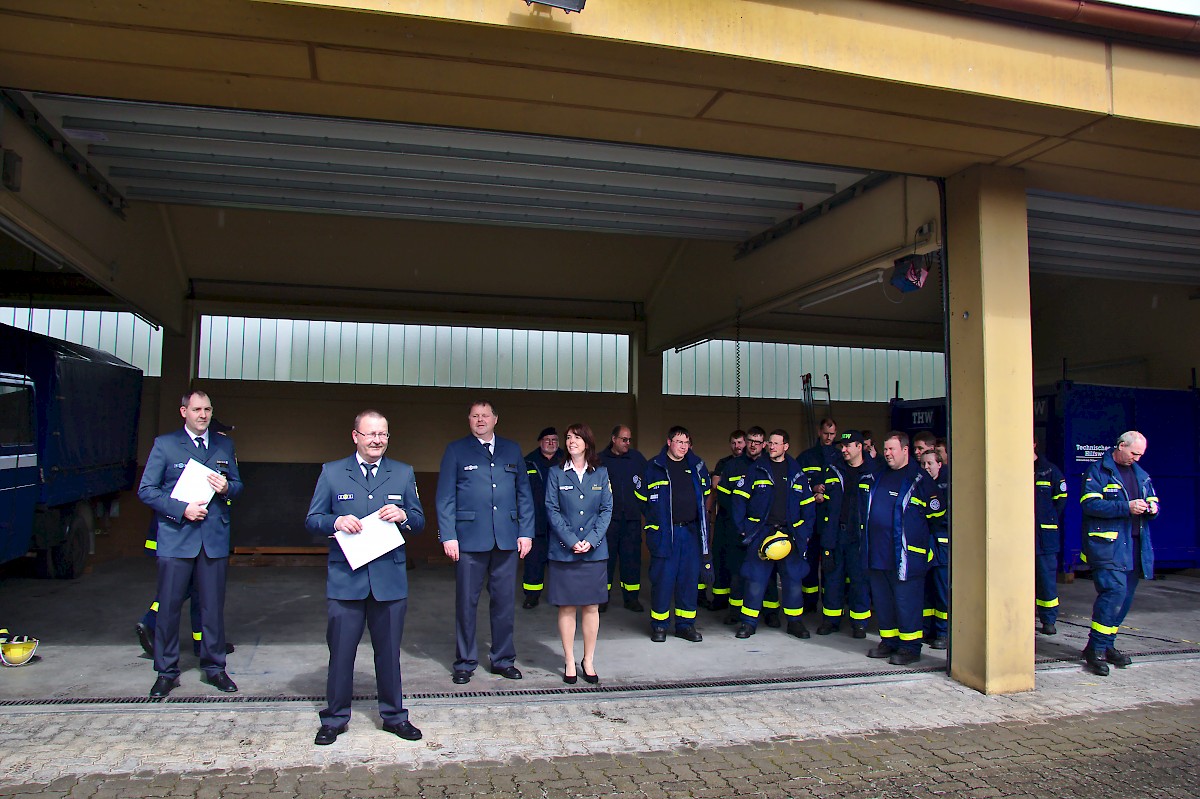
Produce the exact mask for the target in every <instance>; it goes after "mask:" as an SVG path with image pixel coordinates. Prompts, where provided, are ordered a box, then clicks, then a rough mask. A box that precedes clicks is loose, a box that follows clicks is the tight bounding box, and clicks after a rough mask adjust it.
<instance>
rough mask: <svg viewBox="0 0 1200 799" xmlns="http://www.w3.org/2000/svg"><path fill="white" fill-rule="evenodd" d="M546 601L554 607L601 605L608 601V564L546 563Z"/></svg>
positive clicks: (596, 562) (601, 561)
mask: <svg viewBox="0 0 1200 799" xmlns="http://www.w3.org/2000/svg"><path fill="white" fill-rule="evenodd" d="M546 568H547V570H548V571H549V574H547V575H546V579H547V581H548V582H549V584H550V585H549V587H548V588H547V590H546V601H547V602H549V603H550V604H551V605H558V606H560V607H561V606H563V605H599V604H601V603H603V602H607V601H608V561H607V560H570V561H562V560H551V561H548V562H547V563H546Z"/></svg>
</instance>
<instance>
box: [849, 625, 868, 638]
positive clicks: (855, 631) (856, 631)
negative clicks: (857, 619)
mask: <svg viewBox="0 0 1200 799" xmlns="http://www.w3.org/2000/svg"><path fill="white" fill-rule="evenodd" d="M850 633H851V635H853V636H854V637H855V638H866V637H867V628H866V627H859V626H858V625H855V626H853V627H851V628H850Z"/></svg>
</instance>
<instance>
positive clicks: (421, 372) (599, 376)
mask: <svg viewBox="0 0 1200 799" xmlns="http://www.w3.org/2000/svg"><path fill="white" fill-rule="evenodd" d="M11 317H12V314H11V313H10V314H8V315H7V316H6V317H5V318H11ZM121 335H124V333H123V332H122V334H121ZM629 345H630V339H629V337H628V336H626V335H619V334H611V333H572V332H555V331H530V330H513V329H508V328H479V327H458V326H455V327H450V326H436V325H401V324H386V323H367V322H361V323H359V322H334V321H307V320H286V319H246V318H242V317H233V318H228V317H217V316H203V317H201V347H200V361H201V376H204V377H214V378H222V379H230V380H236V379H259V380H277V381H288V380H290V381H308V382H328V383H362V384H375V385H389V384H390V385H419V386H454V387H469V388H517V389H520V388H533V389H539V388H541V389H546V390H561V391H593V392H606V393H615V392H628V390H629ZM157 351H158V352H159V353H160V354H161V340H160V341H159V342H158V345H157Z"/></svg>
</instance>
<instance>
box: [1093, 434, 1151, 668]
mask: <svg viewBox="0 0 1200 799" xmlns="http://www.w3.org/2000/svg"><path fill="white" fill-rule="evenodd" d="M1145 453H1146V437H1145V436H1143V435H1142V434H1141V433H1139V432H1137V431H1136V430H1130V431H1128V432H1126V433H1122V434H1121V437H1120V438H1119V439H1117V445H1116V446H1115V447H1113V448H1112V449H1110V450H1109V451H1108V452H1106V453H1104V457H1103V458H1101V459H1100V460H1098V461H1096V462H1095V463H1093V464H1092V465H1091V466H1090V467H1089V468H1088V470H1087V472H1086V473H1085V474H1084V476H1083V496H1081V497H1080V498H1079V505H1080V507H1081V508H1082V510H1083V555H1084V559H1085V560H1086V561H1087V564H1088V565H1089V566H1090V567H1091V569H1092V582H1093V583H1095V585H1096V602H1095V604H1094V605H1092V631H1091V633H1090V634H1089V636H1088V646H1087V649H1085V650H1084V652H1083V656H1084V658H1085V659H1086V660H1087V663H1088V666H1089V667H1090V668H1091V670H1092V671H1093V672H1094V673H1096V674H1098V675H1100V676H1101V677H1107V676H1108V664H1109V663H1111V664H1112V665H1114V666H1116V667H1117V668H1119V669H1123V668H1125V667H1126V666H1128V665H1129V664H1130V663H1132V662H1133V661H1132V659H1131V658H1130V657H1129V655H1126V654H1125V653H1123V652H1120V651H1118V650H1117V648H1116V647H1114V646H1113V643H1114V642H1115V641H1116V638H1117V630H1118V629H1119V628H1120V626H1121V624H1122V622H1124V621H1125V614H1127V613H1128V612H1129V607H1130V605H1132V604H1133V593H1134V591H1136V590H1137V585H1138V580H1139V579H1141V578H1142V577H1145V578H1146V579H1147V580H1150V579H1153V578H1154V546H1153V545H1152V544H1151V541H1150V520H1151V519H1154V518H1155V517H1157V516H1158V495H1157V494H1156V493H1155V492H1154V484H1153V483H1151V482H1150V475H1148V474H1146V472H1145V470H1144V469H1142V467H1141V466H1138V463H1137V462H1138V461H1139V460H1141V458H1142V455H1144V454H1145Z"/></svg>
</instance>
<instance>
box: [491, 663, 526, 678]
mask: <svg viewBox="0 0 1200 799" xmlns="http://www.w3.org/2000/svg"><path fill="white" fill-rule="evenodd" d="M488 671H490V672H491V673H492V674H497V675H499V676H501V677H503V678H504V679H506V680H519V679H521V677H522V676H523V675H522V674H521V670H520V669H518V668H517V667H516V666H500V667H499V668H497V667H496V666H492V667H491V668H490V669H488Z"/></svg>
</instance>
